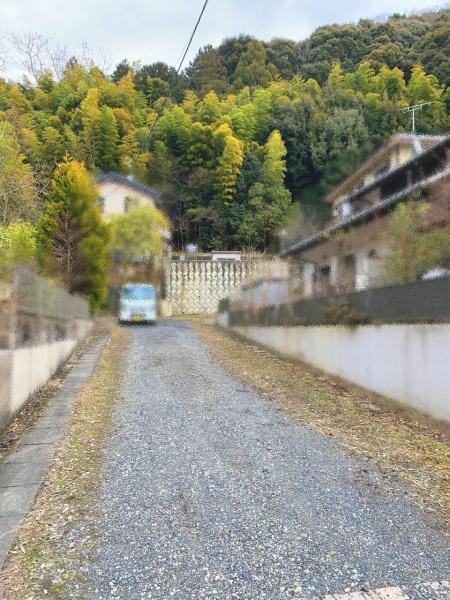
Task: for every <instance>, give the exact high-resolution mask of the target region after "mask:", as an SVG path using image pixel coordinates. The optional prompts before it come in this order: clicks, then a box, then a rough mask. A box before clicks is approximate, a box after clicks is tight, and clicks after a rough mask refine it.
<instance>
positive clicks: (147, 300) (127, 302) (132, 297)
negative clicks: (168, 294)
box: [119, 283, 156, 323]
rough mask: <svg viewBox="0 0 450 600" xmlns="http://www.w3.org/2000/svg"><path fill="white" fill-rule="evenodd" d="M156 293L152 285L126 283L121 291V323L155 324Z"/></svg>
mask: <svg viewBox="0 0 450 600" xmlns="http://www.w3.org/2000/svg"><path fill="white" fill-rule="evenodd" d="M155 321H156V293H155V288H154V287H153V286H152V285H151V284H150V283H126V284H125V285H123V286H122V288H121V290H120V301H119V322H120V323H154V322H155Z"/></svg>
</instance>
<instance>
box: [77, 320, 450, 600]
mask: <svg viewBox="0 0 450 600" xmlns="http://www.w3.org/2000/svg"><path fill="white" fill-rule="evenodd" d="M130 331H131V333H132V336H133V341H132V345H131V348H130V351H129V353H128V357H127V364H126V365H124V370H123V380H122V398H121V400H120V401H119V402H118V403H117V405H116V408H115V412H114V417H113V429H112V435H111V437H110V439H109V442H108V444H107V447H106V450H105V463H104V482H103V484H102V486H103V487H102V494H101V506H100V523H99V527H98V531H99V539H98V543H97V547H96V550H95V551H94V554H93V556H92V559H91V560H90V562H89V563H88V564H87V565H85V566H84V567H83V569H84V571H85V575H86V584H85V587H84V589H83V590H82V591H81V592H80V597H82V598H95V599H106V598H123V599H124V600H125V599H127V600H128V599H134V598H161V599H168V598H172V597H174V598H180V599H192V600H197V599H200V598H220V599H228V598H238V599H252V600H259V599H263V598H270V599H279V598H292V597H298V598H303V599H310V598H323V597H324V596H326V595H327V594H346V595H347V594H349V593H350V592H354V593H356V592H359V594H358V595H354V596H346V597H350V598H353V599H356V598H367V599H369V598H370V599H371V600H372V599H374V598H385V599H386V598H392V599H393V598H402V599H404V598H410V599H411V600H414V599H419V598H420V599H423V598H427V599H432V600H435V599H436V600H437V599H444V598H445V599H448V598H450V588H448V587H446V583H445V582H443V580H445V579H446V578H447V579H448V578H449V575H450V552H449V550H450V544H449V537H447V536H446V535H445V534H444V533H442V532H440V531H438V530H436V529H435V528H433V525H432V523H431V521H429V520H427V518H426V517H425V516H424V515H422V514H421V513H420V512H419V510H418V509H417V508H416V507H415V506H413V505H412V504H410V503H409V502H408V501H407V500H406V499H404V497H403V490H402V488H401V486H400V485H399V484H396V483H395V482H389V486H386V485H384V484H383V481H384V483H385V480H382V476H381V475H380V474H379V473H378V472H377V470H376V469H375V467H373V466H372V465H371V464H370V462H368V461H363V460H357V459H355V458H353V457H351V456H349V455H348V454H346V453H345V452H344V451H343V449H342V448H341V447H340V446H339V445H338V444H337V443H336V442H335V441H334V440H333V439H332V438H329V437H325V436H322V435H320V434H318V433H315V432H314V431H313V430H311V429H309V428H307V427H305V426H302V425H301V424H299V423H297V422H295V421H293V420H291V419H290V417H288V416H287V415H285V414H284V413H282V412H280V411H279V410H277V409H276V408H275V407H274V406H273V405H272V404H271V403H270V402H269V401H267V400H265V399H263V398H261V397H260V396H259V395H258V394H257V393H256V392H254V391H252V389H250V388H249V387H247V386H246V385H244V384H242V383H241V382H240V381H238V380H236V379H234V378H233V377H231V376H230V375H228V374H227V373H226V372H225V371H224V370H223V369H222V368H221V367H220V366H219V365H217V364H216V363H215V362H214V361H213V360H212V359H211V357H210V356H209V354H208V351H207V349H206V348H205V346H204V345H203V344H202V343H201V342H200V341H199V340H198V338H197V337H196V335H195V333H194V332H193V331H192V329H191V328H190V327H189V325H188V324H186V323H184V322H182V321H166V322H161V323H159V324H158V325H156V326H155V327H132V328H130ZM362 473H363V474H364V476H361V474H362ZM387 488H388V489H389V490H390V492H388V491H387ZM383 489H385V490H386V491H383ZM73 535H74V539H75V540H76V537H77V536H81V535H83V528H82V525H80V526H79V527H78V528H77V529H76V531H75V533H74V534H73ZM80 568H81V567H80ZM435 582H441V583H435ZM386 588H387V589H386ZM369 590H379V591H377V592H375V591H371V592H369Z"/></svg>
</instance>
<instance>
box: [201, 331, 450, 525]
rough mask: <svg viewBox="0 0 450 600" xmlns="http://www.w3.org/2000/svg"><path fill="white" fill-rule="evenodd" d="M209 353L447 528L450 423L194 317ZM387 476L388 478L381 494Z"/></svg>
mask: <svg viewBox="0 0 450 600" xmlns="http://www.w3.org/2000/svg"><path fill="white" fill-rule="evenodd" d="M192 326H193V327H194V329H195V330H196V331H197V333H198V334H199V336H200V337H201V339H202V340H203V341H204V342H206V344H207V345H208V346H209V348H210V351H211V353H212V355H213V356H214V358H215V359H216V360H217V361H218V362H219V363H221V364H222V365H223V366H224V367H225V368H226V369H227V370H228V371H230V372H231V373H232V374H233V375H235V376H237V377H239V378H240V379H241V380H242V381H245V382H246V383H248V384H250V385H252V386H253V387H254V388H255V389H256V390H258V391H259V392H260V393H261V394H262V395H263V396H264V397H266V398H268V399H270V400H272V401H273V402H274V403H275V404H277V405H278V406H279V407H280V408H281V409H282V410H284V411H286V412H287V413H289V414H290V415H291V416H292V417H293V418H294V419H297V420H298V421H300V422H302V423H304V424H306V425H308V426H310V427H312V428H314V429H315V430H316V431H318V432H320V433H321V434H324V435H329V436H333V437H335V438H336V439H337V440H338V441H339V442H340V443H341V444H342V446H343V447H344V448H346V449H347V451H349V452H351V453H354V454H355V455H357V456H361V457H365V458H369V459H371V460H372V461H374V462H375V463H376V464H377V465H378V467H379V469H380V471H381V472H382V473H385V474H386V475H393V476H394V477H395V478H396V479H397V480H399V481H401V482H403V483H405V484H407V485H406V490H407V493H408V495H409V496H410V497H411V499H412V500H413V501H415V502H416V503H417V504H418V505H420V507H421V508H422V509H423V510H424V511H425V512H426V513H428V514H430V515H432V516H433V521H434V522H435V523H436V525H438V526H440V527H442V526H443V527H445V528H446V529H450V426H449V425H448V424H446V423H443V422H439V421H435V420H433V419H431V418H428V417H426V416H424V415H421V414H419V413H418V412H417V411H414V410H412V409H407V408H405V407H402V406H401V405H399V404H397V403H394V402H391V401H389V400H387V399H386V398H383V397H380V396H378V395H376V394H373V393H371V392H367V391H366V390H363V389H361V388H358V387H357V386H353V385H351V384H349V383H347V382H344V381H342V380H339V379H338V378H334V377H332V376H328V375H325V374H324V373H323V372H321V371H319V370H317V369H314V368H312V367H309V366H307V365H305V364H302V363H300V362H293V361H292V360H285V359H283V358H282V357H280V356H279V355H277V354H276V353H274V352H271V351H269V350H267V349H264V348H262V347H260V346H258V345H256V344H254V343H249V342H248V341H246V340H244V339H241V338H239V337H238V336H236V335H234V334H232V333H230V332H229V331H227V330H224V329H222V328H219V327H218V326H215V325H211V324H208V323H206V322H202V321H199V320H195V321H192ZM388 480H389V477H386V482H387V483H386V491H387V487H388Z"/></svg>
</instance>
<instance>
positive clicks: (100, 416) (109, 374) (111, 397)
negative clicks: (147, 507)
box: [0, 326, 129, 600]
mask: <svg viewBox="0 0 450 600" xmlns="http://www.w3.org/2000/svg"><path fill="white" fill-rule="evenodd" d="M128 339H129V333H128V332H127V331H126V329H123V328H120V327H117V326H113V328H112V332H111V338H110V340H109V342H108V344H107V346H106V348H105V349H104V351H103V354H102V356H101V358H100V360H99V363H98V365H97V368H96V371H95V373H94V375H93V377H92V378H91V379H90V381H89V382H88V383H87V384H86V386H85V387H84V388H83V390H82V391H81V392H80V394H79V396H78V398H77V400H76V403H75V408H74V414H73V418H72V421H71V424H70V427H69V430H68V432H67V435H66V436H65V439H64V441H63V442H62V443H61V445H60V446H59V447H58V448H57V450H56V452H55V454H54V456H53V459H52V465H51V467H50V469H49V471H48V472H47V474H46V476H45V478H44V481H43V484H42V486H41V490H40V492H39V495H38V497H37V499H36V502H35V504H34V506H33V508H32V510H31V511H30V513H29V514H28V516H27V518H26V519H25V521H24V523H23V524H22V526H21V528H20V531H19V534H18V537H17V539H16V542H15V545H14V548H13V549H12V551H11V553H10V556H9V558H8V561H7V563H6V565H5V567H4V569H3V571H2V577H1V579H0V598H5V599H6V598H8V600H19V599H24V598H26V599H29V600H31V599H33V600H34V599H38V598H68V597H69V596H70V592H71V590H72V589H73V587H74V585H75V583H76V579H77V576H76V575H75V573H74V572H73V571H72V569H71V563H72V562H73V560H74V559H76V558H77V557H84V558H88V557H89V554H90V552H91V551H92V549H93V547H94V545H95V531H94V529H95V506H96V503H97V499H98V490H99V488H100V486H99V482H100V480H101V465H102V457H103V443H104V441H105V439H106V436H107V434H108V431H109V428H110V423H111V414H112V409H113V406H114V403H115V401H116V399H117V396H118V390H119V385H120V370H121V368H122V367H123V360H122V357H123V352H124V348H125V347H126V344H127V341H128ZM83 518H84V519H85V520H86V522H87V523H88V527H90V530H89V531H88V532H87V535H85V536H83V540H84V541H83V543H82V544H81V547H70V545H69V546H68V544H67V539H68V537H69V536H68V533H69V532H70V530H71V527H72V524H73V523H77V522H79V521H80V520H81V519H83Z"/></svg>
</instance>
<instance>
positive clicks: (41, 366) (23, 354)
mask: <svg viewBox="0 0 450 600" xmlns="http://www.w3.org/2000/svg"><path fill="white" fill-rule="evenodd" d="M91 328H92V322H91V321H81V320H80V321H78V322H77V323H75V324H74V326H73V327H72V328H71V330H70V335H69V337H67V338H66V339H63V340H60V341H49V342H43V343H39V344H36V345H25V346H22V347H19V348H13V349H8V350H0V427H4V426H5V425H6V424H7V423H8V422H9V421H10V420H11V418H12V417H13V416H14V415H15V414H16V413H18V412H19V411H20V410H21V409H22V408H23V406H24V405H25V404H26V402H27V401H28V399H29V398H30V396H32V394H34V393H35V392H36V391H37V390H38V389H39V388H40V387H41V386H43V385H44V384H45V383H47V381H48V380H49V379H50V378H51V377H52V375H53V374H54V373H55V372H56V371H57V369H58V367H60V366H61V365H62V364H63V363H64V362H65V361H66V360H67V359H68V358H69V356H70V355H71V353H72V352H73V350H74V349H75V348H76V346H77V345H78V344H79V343H80V342H81V341H82V340H83V339H84V338H85V337H86V336H87V335H88V333H89V331H90V330H91Z"/></svg>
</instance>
